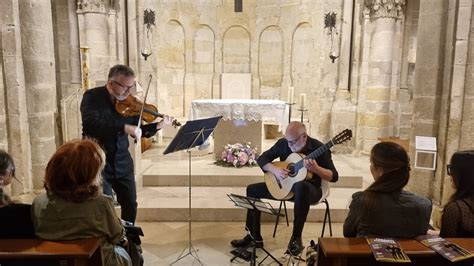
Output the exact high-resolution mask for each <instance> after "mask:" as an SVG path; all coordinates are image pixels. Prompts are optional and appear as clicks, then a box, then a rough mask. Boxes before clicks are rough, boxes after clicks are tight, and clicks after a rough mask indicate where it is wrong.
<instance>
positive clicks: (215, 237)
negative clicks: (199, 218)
mask: <svg viewBox="0 0 474 266" xmlns="http://www.w3.org/2000/svg"><path fill="white" fill-rule="evenodd" d="M137 224H138V225H139V226H141V227H142V228H143V231H144V232H145V237H143V238H142V241H143V244H142V247H143V250H144V257H145V265H170V264H171V263H172V262H173V261H175V260H176V259H177V258H178V256H179V255H180V253H181V251H183V249H185V248H187V247H188V239H189V234H188V223H183V222H138V223H137ZM273 226H274V224H273V223H271V224H270V223H264V224H263V226H262V234H263V237H264V244H265V249H267V250H268V251H269V252H270V253H271V254H272V255H273V256H274V257H276V258H277V259H278V260H279V261H280V262H281V263H282V264H283V265H286V264H287V262H288V257H285V256H284V252H285V249H286V246H287V244H288V241H289V238H290V236H291V230H292V226H291V224H290V226H289V227H287V226H286V224H284V223H282V224H280V226H279V227H278V231H277V233H276V236H275V238H272V233H273ZM321 228H322V223H306V225H305V228H304V232H303V235H304V237H303V244H304V245H305V246H307V245H308V243H309V241H310V240H312V239H314V240H315V241H317V238H318V237H319V236H320V234H321ZM332 229H333V236H342V224H341V223H334V224H332ZM191 232H192V235H191V236H192V242H191V243H192V245H193V247H194V248H195V249H197V250H198V252H197V254H198V256H199V258H200V259H201V261H202V263H203V264H204V265H241V264H242V265H245V264H247V265H248V262H246V261H243V260H242V259H236V260H234V262H232V263H231V262H230V260H231V259H232V257H233V256H232V254H231V253H230V251H231V250H232V249H233V248H232V247H231V246H230V243H229V242H230V241H231V240H232V239H236V238H241V237H243V236H244V235H245V231H244V229H243V224H242V223H240V222H239V223H236V222H193V223H192V229H191ZM325 235H326V236H329V231H328V228H327V227H326V232H325ZM188 250H189V249H186V252H187V251H188ZM262 253H263V252H262V251H261V250H257V256H258V258H257V260H261V259H262V258H263V257H264V256H263V255H262ZM174 265H199V263H198V262H197V261H195V260H194V258H193V257H192V256H190V255H188V256H186V257H184V258H183V259H182V260H180V261H178V262H177V263H176V264H174ZM263 265H277V264H276V263H270V260H269V258H267V259H266V260H265V262H264V263H263ZM290 265H291V264H290ZM299 265H306V264H305V263H304V262H301V263H300V264H299Z"/></svg>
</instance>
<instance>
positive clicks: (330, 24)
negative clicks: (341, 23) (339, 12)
mask: <svg viewBox="0 0 474 266" xmlns="http://www.w3.org/2000/svg"><path fill="white" fill-rule="evenodd" d="M324 28H328V35H329V36H331V50H330V52H329V59H331V61H332V63H335V61H336V59H337V58H338V57H339V55H338V54H336V52H334V51H333V44H334V35H337V34H338V33H337V30H336V13H334V12H329V13H327V14H324Z"/></svg>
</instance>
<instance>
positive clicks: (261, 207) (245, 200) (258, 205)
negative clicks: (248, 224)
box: [227, 193, 283, 266]
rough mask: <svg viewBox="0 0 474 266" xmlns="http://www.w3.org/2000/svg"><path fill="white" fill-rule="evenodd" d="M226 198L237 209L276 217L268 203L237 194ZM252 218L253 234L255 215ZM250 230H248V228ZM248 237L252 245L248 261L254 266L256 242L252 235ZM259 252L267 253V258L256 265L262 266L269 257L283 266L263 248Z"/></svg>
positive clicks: (276, 213)
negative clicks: (250, 238)
mask: <svg viewBox="0 0 474 266" xmlns="http://www.w3.org/2000/svg"><path fill="white" fill-rule="evenodd" d="M227 196H228V197H229V198H230V200H231V201H232V202H234V204H235V206H237V207H241V208H245V209H249V210H256V211H261V212H266V213H268V214H271V215H278V212H277V211H275V209H273V207H272V205H270V203H268V202H264V201H262V200H260V199H257V198H252V197H245V196H241V195H237V194H232V193H231V194H227ZM253 217H254V220H253V228H252V229H253V232H255V225H256V223H257V222H258V221H256V218H257V217H256V215H254V216H253ZM248 229H249V230H250V228H248ZM249 235H250V237H252V243H253V248H252V256H251V259H250V265H253V266H255V265H256V260H257V253H256V250H257V247H256V246H257V240H256V239H255V237H254V236H253V235H252V234H249ZM260 249H261V250H263V251H264V252H265V253H267V256H266V257H265V258H264V259H263V260H262V261H260V262H259V263H258V264H259V265H260V264H262V263H263V261H265V260H266V259H267V258H268V257H271V258H272V259H273V260H274V261H275V262H276V263H277V264H278V265H280V266H281V265H283V264H281V263H280V262H279V261H278V260H277V259H276V258H275V257H273V255H272V254H270V252H268V251H267V250H266V249H265V248H264V247H261V248H260ZM236 257H237V255H235V256H234V257H233V258H232V259H231V260H230V261H231V262H232V261H233V260H234V259H235V258H236Z"/></svg>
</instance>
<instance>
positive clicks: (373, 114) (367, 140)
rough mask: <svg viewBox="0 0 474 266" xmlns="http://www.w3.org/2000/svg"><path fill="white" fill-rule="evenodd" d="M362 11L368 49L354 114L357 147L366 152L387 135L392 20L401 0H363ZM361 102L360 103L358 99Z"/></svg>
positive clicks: (391, 83)
mask: <svg viewBox="0 0 474 266" xmlns="http://www.w3.org/2000/svg"><path fill="white" fill-rule="evenodd" d="M364 5H365V8H366V13H368V14H369V16H370V29H368V30H370V50H369V55H368V56H369V58H368V73H367V74H368V77H367V84H366V86H365V87H362V88H361V89H362V90H365V91H364V92H363V93H361V96H362V97H364V101H362V103H364V102H365V104H364V106H363V108H362V110H360V111H361V113H359V114H358V125H359V127H360V130H359V133H360V134H361V136H359V137H360V140H361V145H360V146H361V149H362V150H363V151H364V152H369V151H370V149H371V148H372V146H373V145H375V144H376V143H377V142H378V138H379V137H383V136H388V135H389V134H390V133H391V132H393V129H392V128H391V123H390V120H391V118H390V116H391V115H393V114H391V113H390V99H391V93H392V88H393V87H396V83H395V84H394V80H393V78H392V75H393V73H396V72H394V71H397V70H396V69H395V70H394V69H393V67H392V64H393V62H392V61H393V60H394V56H393V55H394V48H398V46H397V45H394V41H395V40H396V38H395V37H396V32H397V31H396V30H397V27H396V21H397V20H398V19H400V18H402V15H403V7H404V6H405V1H404V0H387V1H383V2H382V1H377V0H365V2H364ZM359 104H361V102H359Z"/></svg>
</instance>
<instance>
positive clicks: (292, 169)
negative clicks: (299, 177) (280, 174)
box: [287, 163, 296, 177]
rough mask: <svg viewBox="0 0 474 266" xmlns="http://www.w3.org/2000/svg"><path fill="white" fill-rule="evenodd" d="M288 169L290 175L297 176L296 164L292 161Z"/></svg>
mask: <svg viewBox="0 0 474 266" xmlns="http://www.w3.org/2000/svg"><path fill="white" fill-rule="evenodd" d="M287 169H288V170H290V172H289V173H288V176H289V177H294V176H296V172H295V164H293V163H290V164H289V165H288V166H287Z"/></svg>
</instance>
